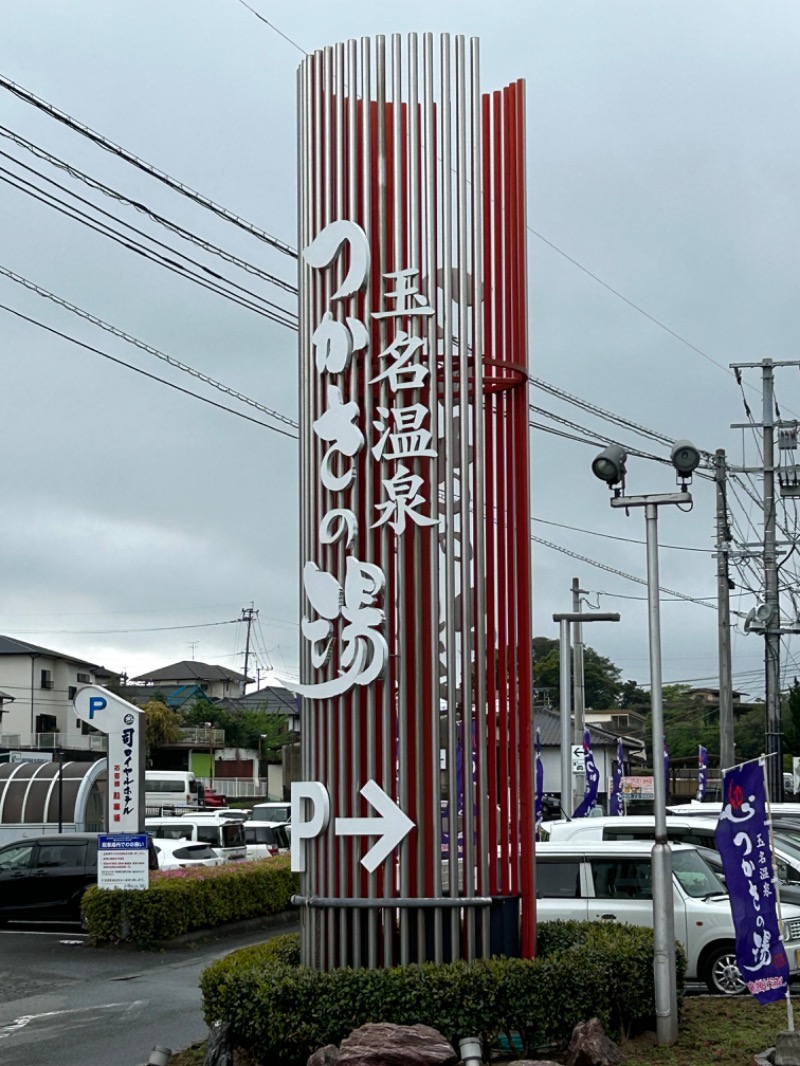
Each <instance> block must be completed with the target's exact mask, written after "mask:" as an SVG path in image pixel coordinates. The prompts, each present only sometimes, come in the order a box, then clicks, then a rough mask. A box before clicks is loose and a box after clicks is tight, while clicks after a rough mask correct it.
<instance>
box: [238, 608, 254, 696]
mask: <svg viewBox="0 0 800 1066" xmlns="http://www.w3.org/2000/svg"><path fill="white" fill-rule="evenodd" d="M256 618H258V611H255V610H253V602H252V600H251V602H250V606H249V607H242V617H241V618H240V619H239V621H240V622H247V639H246V641H245V645H244V676H245V682H244V691H245V692H247V666H248V664H249V662H250V630H251V629H252V628H253V622H254V621H255V620H256Z"/></svg>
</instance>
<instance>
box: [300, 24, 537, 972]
mask: <svg viewBox="0 0 800 1066" xmlns="http://www.w3.org/2000/svg"><path fill="white" fill-rule="evenodd" d="M298 113H299V159H298V163H299V245H300V255H299V289H300V303H299V307H300V409H301V413H302V423H301V424H302V429H301V445H300V448H301V492H302V513H301V538H302V547H301V552H302V555H301V569H302V583H303V587H302V610H303V618H302V636H303V642H302V643H303V648H302V651H301V676H300V681H299V683H295V684H292V685H291V687H292V688H293V689H294V690H295V691H296V692H297V693H299V695H300V696H301V697H302V712H301V713H302V723H301V724H302V744H303V755H302V759H303V762H302V766H303V781H302V782H299V783H297V784H296V785H295V786H293V805H294V811H293V819H292V836H293V866H294V868H295V869H298V870H300V871H301V875H302V890H301V895H300V898H299V902H301V903H302V904H303V910H302V915H303V918H302V922H303V926H302V928H303V937H302V945H303V946H302V954H303V961H304V962H305V963H306V964H308V965H312V966H315V967H317V968H321V969H329V968H332V967H335V966H342V965H353V966H390V965H395V964H397V963H406V962H411V961H423V960H431V961H437V962H441V961H447V960H450V959H456V958H467V959H469V958H475V957H479V956H486V955H489V954H490V953H491V952H493V951H505V952H506V953H513V952H515V951H516V952H518V953H521V954H523V955H531V954H533V945H534V894H533V837H534V826H533V788H532V770H533V761H532V745H531V706H530V701H531V675H530V640H531V622H530V618H531V593H530V545H531V542H530V510H529V457H528V402H527V387H528V365H527V332H526V330H527V327H526V261H525V153H524V118H525V115H524V86H523V84H522V83H521V82H515V83H513V84H511V85H509V86H507V87H506V88H504V89H502V90H501V91H498V92H493V93H491V94H486V95H484V94H482V93H481V90H480V78H479V49H478V42H477V41H476V40H472V41H470V42H469V43H467V42H466V41H465V40H464V38H463V37H455V38H454V39H451V38H450V36H449V35H443V36H442V37H441V38H440V39H438V41H436V42H435V41H434V38H433V36H432V35H430V34H426V35H424V36H421V37H418V36H417V35H416V34H411V35H409V36H408V37H407V38H404V39H401V37H400V36H399V35H393V36H392V37H391V38H390V39H389V40H388V41H387V39H386V38H384V37H378V38H376V39H375V40H374V41H373V40H370V39H362V40H360V41H354V40H351V41H348V42H347V43H346V44H338V45H335V46H333V47H330V48H325V49H323V50H321V51H318V52H316V53H314V54H313V55H311V56H309V57H308V58H307V59H306V60H305V61H304V62H303V64H302V65H301V67H300V70H299V72H298Z"/></svg>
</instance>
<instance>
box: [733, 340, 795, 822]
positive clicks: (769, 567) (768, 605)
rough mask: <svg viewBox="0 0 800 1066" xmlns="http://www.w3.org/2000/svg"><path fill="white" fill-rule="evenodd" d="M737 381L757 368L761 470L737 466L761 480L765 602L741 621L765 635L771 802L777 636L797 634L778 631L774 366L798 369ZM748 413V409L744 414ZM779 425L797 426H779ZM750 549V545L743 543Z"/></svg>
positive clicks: (787, 489) (779, 792)
mask: <svg viewBox="0 0 800 1066" xmlns="http://www.w3.org/2000/svg"><path fill="white" fill-rule="evenodd" d="M730 366H731V369H732V370H734V371H735V373H736V377H737V380H738V381H739V382H741V374H740V371H741V370H743V369H746V368H750V369H760V370H761V399H762V415H761V430H762V434H763V441H762V456H761V462H762V465H761V467H756V468H755V469H753V468H748V467H743V468H739V469H741V470H742V472H743V473H747V474H751V473H755V474H761V475H762V477H763V479H764V494H763V513H764V546H763V560H764V603H763V604H761V605H759V607H757V608H756V609H755V611H753V612H751V614H755V619H754V621H753V622H752V623H750V619H749V618H748V620H747V621H746V622H745V632H748V631H749V630H750V629H752V630H753V631H756V632H763V634H764V688H765V696H764V703H765V725H764V750H765V752H766V754H767V755H768V756H771V758H768V759H767V784H768V786H769V796H770V799H771V800H772V802H773V803H781V802H782V801H783V733H782V728H781V689H780V682H781V636H782V635H783V634H784V633H793V632H797V629H796V627H793V628H789V629H781V604H780V593H779V589H778V557H777V543H776V530H777V525H778V514H777V512H778V501H777V495H776V490H777V486H776V479H775V474H776V465H775V426H776V422H775V367H778V366H791V367H797V366H800V362H798V360H796V359H795V360H789V361H779V362H776V361H775V360H773V359H762V360H761V362H760V363H731V364H730ZM747 413H748V414H750V412H749V410H748V412H747ZM777 424H778V426H779V427H781V426H783V427H785V426H787V425H788V426H791V427H794V428H795V429H796V426H797V423H796V422H792V423H783V422H780V421H779V422H778V423H777ZM757 425H758V423H756V422H754V421H753V419H752V416H751V418H750V421H749V422H746V423H734V424H733V425H732V426H731V428H732V429H739V428H742V427H743V428H745V429H753V428H754V427H755V426H757ZM792 470H793V474H794V479H795V480H794V484H787V485H785V486H784V487H783V491H784V494H785V495H787V496H797V495H798V494H799V493H798V491H797V483H796V474H797V467H794V468H792ZM745 547H748V545H745Z"/></svg>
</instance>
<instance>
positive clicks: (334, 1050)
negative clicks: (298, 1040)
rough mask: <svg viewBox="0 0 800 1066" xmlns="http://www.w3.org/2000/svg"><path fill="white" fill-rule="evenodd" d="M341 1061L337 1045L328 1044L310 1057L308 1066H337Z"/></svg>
mask: <svg viewBox="0 0 800 1066" xmlns="http://www.w3.org/2000/svg"><path fill="white" fill-rule="evenodd" d="M338 1061H339V1049H338V1047H337V1046H336V1045H335V1044H326V1045H325V1047H321V1048H318V1049H317V1050H316V1051H315V1052H314V1054H313V1055H309V1057H308V1062H307V1063H306V1066H336V1063H337V1062H338Z"/></svg>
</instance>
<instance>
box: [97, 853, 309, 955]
mask: <svg viewBox="0 0 800 1066" xmlns="http://www.w3.org/2000/svg"><path fill="white" fill-rule="evenodd" d="M297 890H298V886H297V878H296V876H295V875H294V874H293V873H292V872H291V870H290V868H289V857H288V856H278V857H276V858H271V859H260V860H257V861H255V862H246V863H228V864H226V865H224V866H211V867H206V866H194V867H187V868H186V869H181V870H174V871H172V870H171V871H159V872H154V873H152V874H151V875H150V887H149V888H148V889H147V890H146V891H144V892H142V891H139V892H136V891H126V890H123V889H111V890H108V889H100V888H97V887H95V886H92V887H90V888H89V889H87V891H86V892H85V893H84V896H83V903H82V907H81V913H82V916H83V922H84V925H85V927H86V929H87V931H88V932H89V934H90V935H91V936H93V937H94V938H95V940H98V941H110V942H113V943H118V942H119V941H123V940H125V941H135V942H138V943H142V944H148V943H152V942H153V941H156V940H171V939H172V938H173V937H176V936H180V935H181V934H182V933H189V932H192V931H193V930H195V929H209V928H214V927H215V926H218V925H224V924H225V923H226V922H238V921H242V920H243V919H245V918H260V917H262V916H263V915H266V914H272V913H274V912H275V911H281V910H285V909H286V908H287V907H288V906H289V904H290V901H291V898H292V896H293V895H294V894H295V892H297Z"/></svg>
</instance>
